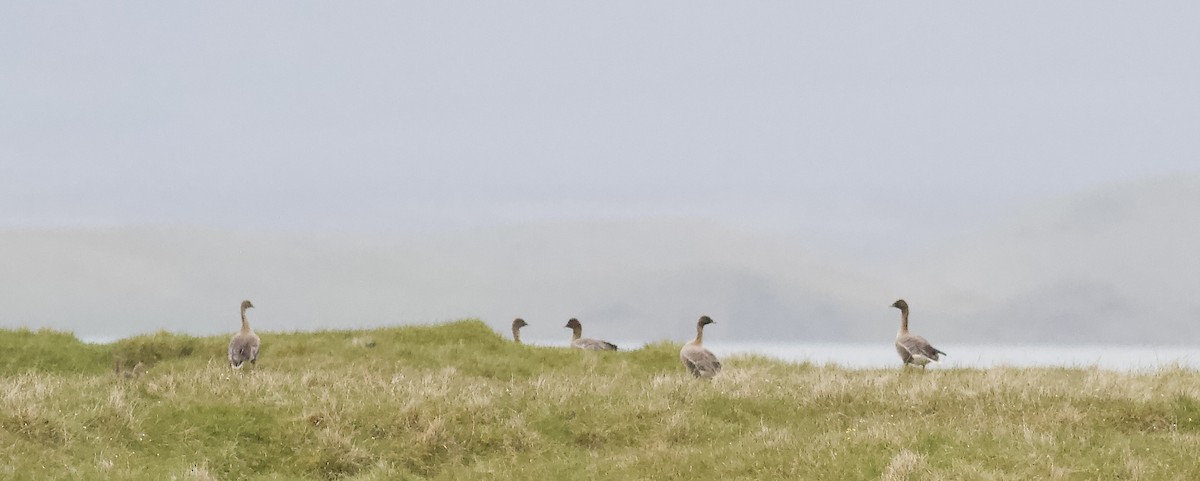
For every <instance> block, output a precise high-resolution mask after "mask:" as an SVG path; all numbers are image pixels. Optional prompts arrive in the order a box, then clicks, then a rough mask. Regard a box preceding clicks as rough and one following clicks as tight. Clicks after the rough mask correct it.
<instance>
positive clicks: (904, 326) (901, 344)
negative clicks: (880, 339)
mask: <svg viewBox="0 0 1200 481" xmlns="http://www.w3.org/2000/svg"><path fill="white" fill-rule="evenodd" d="M892 307H895V308H896V309H900V332H898V333H896V352H898V353H900V359H902V360H903V361H904V364H905V365H908V364H914V365H917V366H921V369H925V365H926V364H929V363H931V362H938V361H939V360H940V359H939V357H938V356H945V355H946V353H944V352H942V351H940V350H938V349H937V348H935V347H933V346H932V345H930V344H929V341H926V340H925V338H923V337H921V336H914V335H912V334H910V333H909V332H908V303H907V302H904V299H900V300H897V301H896V302H893V303H892Z"/></svg>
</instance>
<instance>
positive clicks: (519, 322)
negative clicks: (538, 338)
mask: <svg viewBox="0 0 1200 481" xmlns="http://www.w3.org/2000/svg"><path fill="white" fill-rule="evenodd" d="M528 325H529V323H528V322H525V320H524V319H521V318H519V317H518V318H516V319H513V324H512V329H513V342H515V343H517V344H520V343H521V328H522V327H525V326H528Z"/></svg>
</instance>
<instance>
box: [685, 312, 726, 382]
mask: <svg viewBox="0 0 1200 481" xmlns="http://www.w3.org/2000/svg"><path fill="white" fill-rule="evenodd" d="M715 323H716V321H714V320H712V318H710V317H708V316H702V317H700V321H698V322H696V338H695V339H693V340H691V341H688V343H687V344H684V345H683V349H680V350H679V361H680V362H682V363H683V367H686V368H687V370H688V372H690V373H692V375H693V376H696V377H699V378H705V379H707V378H711V377H713V376H716V375H717V373H718V372H721V361H719V360H717V356H715V355H713V353H712V351H709V350H708V349H705V348H704V345H703V343H704V326H706V325H709V324H715Z"/></svg>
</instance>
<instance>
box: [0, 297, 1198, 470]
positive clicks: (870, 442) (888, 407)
mask: <svg viewBox="0 0 1200 481" xmlns="http://www.w3.org/2000/svg"><path fill="white" fill-rule="evenodd" d="M261 335H262V337H263V343H264V349H263V355H262V360H261V363H260V366H259V368H258V369H257V370H253V371H247V372H231V371H230V370H229V368H228V367H227V366H226V365H225V361H224V350H225V345H226V343H227V342H228V339H227V338H225V337H211V338H197V337H189V336H179V335H172V334H167V333H159V334H155V335H150V336H141V337H136V338H130V339H126V340H122V341H120V342H117V343H114V344H111V345H98V346H97V345H87V344H82V343H79V342H78V341H76V340H74V338H73V337H72V336H70V335H65V334H61V333H53V332H29V331H0V478H3V479H13V480H17V479H114V480H120V479H130V480H133V479H137V480H141V479H146V480H150V479H153V480H162V479H179V480H236V479H314V480H316V479H356V480H375V479H378V480H384V479H501V480H504V479H514V480H515V479H683V478H685V477H688V478H693V477H694V478H696V479H889V480H898V479H1013V480H1016V479H1079V480H1083V479H1144V480H1175V479H1178V480H1187V479H1200V463H1197V462H1196V461H1195V453H1196V452H1198V448H1200V433H1198V431H1200V401H1198V399H1200V382H1198V381H1200V374H1197V373H1196V372H1194V371H1190V370H1183V369H1176V370H1164V371H1160V372H1157V373H1151V374H1124V373H1115V372H1108V371H1100V370H1087V369H992V370H973V369H954V370H931V371H930V372H927V373H921V372H917V371H915V370H914V371H903V370H901V369H899V368H897V369H887V370H844V369H839V368H836V367H817V366H810V365H794V364H786V363H779V362H775V361H772V360H768V359H764V358H758V357H740V358H733V359H728V360H727V362H726V371H725V372H724V373H722V374H721V375H720V376H718V377H717V378H716V379H714V380H713V381H711V382H702V381H697V380H694V379H691V378H690V377H689V376H687V375H686V374H684V372H683V368H682V367H680V366H679V365H678V361H677V354H678V349H679V345H678V344H673V343H659V344H653V345H650V346H647V347H646V348H643V349H640V350H637V351H631V352H619V353H585V352H577V351H571V350H567V349H558V348H545V347H531V346H518V345H514V344H512V343H511V342H509V341H507V340H505V339H503V338H501V337H500V336H499V335H497V334H495V333H494V332H492V331H491V330H490V329H488V328H487V327H486V326H485V325H484V324H483V323H480V322H478V321H462V322H456V323H451V324H445V325H438V326H427V327H404V328H394V329H379V330H370V331H328V332H315V333H261ZM113 359H119V360H121V362H123V363H124V364H125V365H126V366H130V365H132V364H133V363H136V362H137V361H144V362H147V363H151V364H152V368H151V369H150V370H149V371H148V372H147V373H146V374H145V375H143V376H141V377H138V378H135V379H125V378H123V377H121V376H117V375H114V374H113V373H112V362H113Z"/></svg>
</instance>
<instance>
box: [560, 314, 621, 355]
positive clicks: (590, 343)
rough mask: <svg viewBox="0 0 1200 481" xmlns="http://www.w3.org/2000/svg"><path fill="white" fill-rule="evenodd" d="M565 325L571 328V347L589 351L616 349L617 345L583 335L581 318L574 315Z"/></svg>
mask: <svg viewBox="0 0 1200 481" xmlns="http://www.w3.org/2000/svg"><path fill="white" fill-rule="evenodd" d="M564 327H569V328H571V347H573V348H575V349H583V350H587V351H615V350H617V345H616V344H613V343H611V342H607V341H601V340H599V339H591V338H586V337H582V336H583V324H580V323H579V319H575V318H574V317H572V318H571V320H569V321H567V325H566V326H564Z"/></svg>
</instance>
